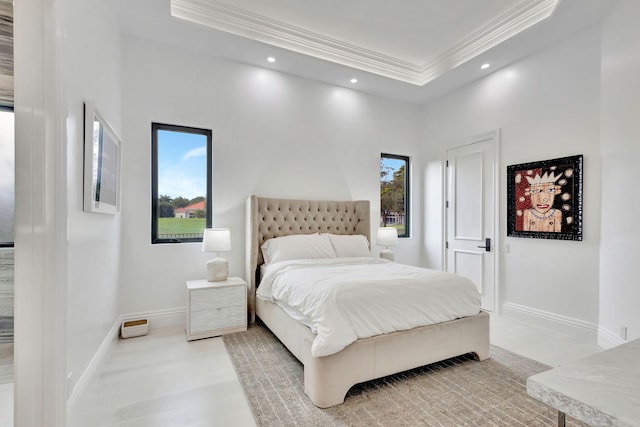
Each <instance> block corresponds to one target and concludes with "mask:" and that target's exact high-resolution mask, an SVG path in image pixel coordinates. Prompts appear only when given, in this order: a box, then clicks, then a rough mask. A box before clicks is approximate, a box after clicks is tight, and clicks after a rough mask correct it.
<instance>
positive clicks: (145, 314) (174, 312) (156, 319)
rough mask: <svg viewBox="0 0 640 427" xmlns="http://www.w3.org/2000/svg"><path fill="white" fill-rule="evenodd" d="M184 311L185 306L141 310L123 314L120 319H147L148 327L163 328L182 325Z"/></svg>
mask: <svg viewBox="0 0 640 427" xmlns="http://www.w3.org/2000/svg"><path fill="white" fill-rule="evenodd" d="M186 313H187V309H186V307H176V308H170V309H165V310H152V311H141V312H139V313H131V314H123V315H122V321H123V322H125V321H128V320H136V319H147V320H149V329H152V328H164V327H167V326H183V325H185V321H186V320H185V319H186Z"/></svg>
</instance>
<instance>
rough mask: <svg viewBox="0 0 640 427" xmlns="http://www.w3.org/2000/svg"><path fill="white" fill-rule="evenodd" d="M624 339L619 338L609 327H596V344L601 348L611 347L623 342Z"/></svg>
mask: <svg viewBox="0 0 640 427" xmlns="http://www.w3.org/2000/svg"><path fill="white" fill-rule="evenodd" d="M625 342H626V341H625V340H623V339H622V338H620V337H619V336H618V335H617V334H615V333H614V332H611V331H610V330H609V329H607V328H605V327H603V326H600V327H598V345H599V346H600V347H602V348H613V347H616V346H619V345H620V344H624V343H625Z"/></svg>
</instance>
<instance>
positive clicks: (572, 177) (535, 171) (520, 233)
mask: <svg viewBox="0 0 640 427" xmlns="http://www.w3.org/2000/svg"><path fill="white" fill-rule="evenodd" d="M507 198H508V199H507V215H508V219H507V235H508V236H512V237H533V238H540V239H561V240H582V155H579V156H572V157H564V158H560V159H552V160H544V161H540V162H531V163H523V164H520V165H511V166H508V167H507Z"/></svg>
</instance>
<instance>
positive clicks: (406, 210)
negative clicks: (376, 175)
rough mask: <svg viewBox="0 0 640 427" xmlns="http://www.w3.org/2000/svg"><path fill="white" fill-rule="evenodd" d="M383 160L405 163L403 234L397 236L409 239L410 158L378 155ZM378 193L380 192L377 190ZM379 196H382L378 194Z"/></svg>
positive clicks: (397, 155) (398, 155)
mask: <svg viewBox="0 0 640 427" xmlns="http://www.w3.org/2000/svg"><path fill="white" fill-rule="evenodd" d="M383 158H388V159H395V160H402V161H404V163H405V170H404V233H403V234H399V233H398V237H399V238H409V237H411V193H410V188H411V186H410V181H411V158H410V157H409V156H404V155H401V154H391V153H380V160H382V159H383ZM378 192H379V193H380V190H378ZM379 196H382V195H381V194H379Z"/></svg>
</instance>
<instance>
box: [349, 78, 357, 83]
mask: <svg viewBox="0 0 640 427" xmlns="http://www.w3.org/2000/svg"><path fill="white" fill-rule="evenodd" d="M350 81H351V83H358V79H356V78H355V77H354V78H352V79H351V80H350Z"/></svg>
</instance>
